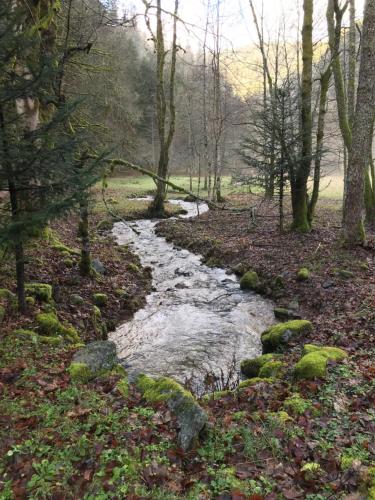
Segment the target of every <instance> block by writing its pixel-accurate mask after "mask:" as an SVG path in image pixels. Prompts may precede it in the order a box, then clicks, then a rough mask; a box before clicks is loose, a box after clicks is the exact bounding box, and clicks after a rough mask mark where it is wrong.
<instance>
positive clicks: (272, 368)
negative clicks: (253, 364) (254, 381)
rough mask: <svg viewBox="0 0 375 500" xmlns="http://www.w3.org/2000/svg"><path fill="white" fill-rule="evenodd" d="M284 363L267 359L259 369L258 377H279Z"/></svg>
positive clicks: (284, 366)
mask: <svg viewBox="0 0 375 500" xmlns="http://www.w3.org/2000/svg"><path fill="white" fill-rule="evenodd" d="M285 368H286V365H285V363H283V362H282V361H268V362H267V363H265V364H264V365H263V366H262V368H261V369H260V371H259V377H260V378H280V377H281V376H282V374H283V372H284V371H285Z"/></svg>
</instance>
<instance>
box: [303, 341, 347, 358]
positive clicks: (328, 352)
mask: <svg viewBox="0 0 375 500" xmlns="http://www.w3.org/2000/svg"><path fill="white" fill-rule="evenodd" d="M311 352H318V353H319V354H321V355H323V356H325V357H327V358H328V359H330V360H333V361H342V360H343V359H345V358H346V357H347V356H348V353H347V352H346V351H344V349H340V348H338V347H330V346H318V345H313V344H305V346H304V348H303V354H309V353H311Z"/></svg>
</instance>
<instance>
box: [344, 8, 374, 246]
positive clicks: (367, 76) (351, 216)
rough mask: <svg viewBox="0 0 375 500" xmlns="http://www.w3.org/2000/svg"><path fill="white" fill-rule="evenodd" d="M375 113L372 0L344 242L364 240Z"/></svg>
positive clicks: (364, 34)
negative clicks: (366, 198)
mask: <svg viewBox="0 0 375 500" xmlns="http://www.w3.org/2000/svg"><path fill="white" fill-rule="evenodd" d="M374 113H375V0H367V1H366V4H365V10H364V17H363V31H362V46H361V62H360V69H359V78H358V90H357V103H356V111H355V115H354V122H353V135H352V144H351V149H350V152H349V164H348V179H347V184H348V185H347V191H346V196H345V199H344V212H343V231H342V232H343V239H344V242H345V243H346V244H347V245H358V244H364V243H365V242H366V234H365V230H364V224H363V205H364V187H365V169H366V167H367V162H368V154H364V152H368V151H369V150H370V145H371V141H372V127H373V120H374Z"/></svg>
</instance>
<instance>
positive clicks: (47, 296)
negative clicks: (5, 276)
mask: <svg viewBox="0 0 375 500" xmlns="http://www.w3.org/2000/svg"><path fill="white" fill-rule="evenodd" d="M25 290H26V293H27V294H28V295H30V296H31V297H34V298H36V299H37V300H39V301H40V302H51V300H52V286H51V285H48V284H47V283H27V284H26V285H25Z"/></svg>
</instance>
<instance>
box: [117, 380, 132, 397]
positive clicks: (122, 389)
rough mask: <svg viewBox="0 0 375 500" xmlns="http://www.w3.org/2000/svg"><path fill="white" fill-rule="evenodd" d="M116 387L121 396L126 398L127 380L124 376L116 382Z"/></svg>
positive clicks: (127, 392)
mask: <svg viewBox="0 0 375 500" xmlns="http://www.w3.org/2000/svg"><path fill="white" fill-rule="evenodd" d="M116 388H117V390H118V391H119V393H120V394H121V396H122V397H124V398H127V397H128V395H129V382H128V381H127V379H126V378H122V379H121V380H119V381H118V382H117V384H116Z"/></svg>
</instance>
